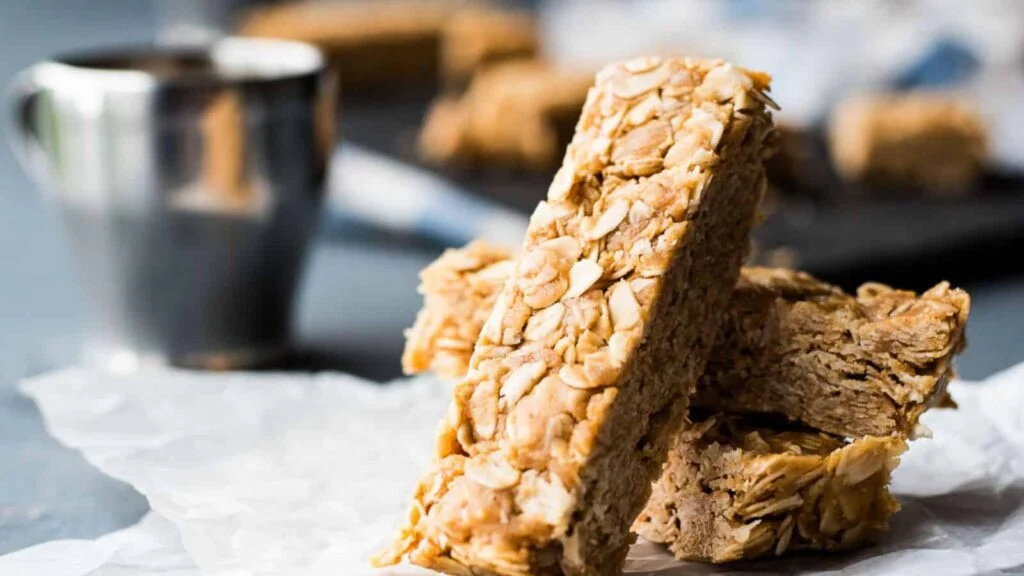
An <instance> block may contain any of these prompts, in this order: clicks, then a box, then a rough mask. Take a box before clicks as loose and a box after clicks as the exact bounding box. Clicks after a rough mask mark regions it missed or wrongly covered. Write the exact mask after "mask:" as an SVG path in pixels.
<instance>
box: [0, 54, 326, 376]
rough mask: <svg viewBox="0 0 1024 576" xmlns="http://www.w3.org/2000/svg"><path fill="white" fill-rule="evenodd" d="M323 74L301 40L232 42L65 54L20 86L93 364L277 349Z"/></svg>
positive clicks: (20, 137)
mask: <svg viewBox="0 0 1024 576" xmlns="http://www.w3.org/2000/svg"><path fill="white" fill-rule="evenodd" d="M332 80H333V79H332V78H331V77H330V76H329V74H328V73H327V72H326V68H325V63H324V60H323V58H322V56H321V54H320V53H319V52H318V51H317V50H316V49H315V48H313V47H311V46H307V45H305V44H300V43H294V42H282V41H271V40H248V39H238V38H227V39H224V40H221V41H218V42H216V43H214V44H212V45H210V46H208V47H205V48H175V49H170V48H151V49H142V50H116V51H106V52H102V53H92V54H84V55H74V56H70V57H66V58H58V59H54V60H50V61H46V62H42V63H40V64H37V65H35V66H33V67H31V68H29V69H27V70H25V71H23V72H22V73H21V74H20V75H19V76H18V77H17V78H16V80H15V82H14V85H13V90H12V91H13V98H12V100H13V104H14V112H15V130H13V131H12V133H14V134H15V140H16V141H15V142H14V148H15V150H16V152H17V153H18V155H19V157H20V158H21V160H22V163H23V165H24V166H25V168H26V170H27V171H28V172H29V173H30V174H31V175H32V176H33V177H34V178H35V179H36V181H37V182H38V184H39V185H40V187H41V188H42V189H43V190H44V192H45V193H46V194H47V195H48V197H49V198H50V199H51V200H52V203H53V204H54V205H55V207H56V209H57V211H58V212H59V214H60V215H61V217H62V220H63V222H64V224H65V228H66V232H67V236H68V237H69V240H70V242H71V245H72V250H73V253H74V254H75V256H76V260H77V262H78V264H79V265H80V268H81V273H82V275H83V277H84V287H85V293H86V296H87V301H88V304H89V306H88V308H89V317H88V318H89V324H88V329H87V337H86V344H85V354H84V356H85V359H86V360H87V361H88V362H90V363H94V364H95V363H99V364H101V365H105V366H107V367H110V368H114V369H131V368H133V367H136V366H138V365H139V364H140V363H143V364H149V363H160V364H168V363H169V364H175V365H183V366H189V367H201V368H224V369H227V368H236V367H243V366H252V365H254V364H261V363H265V362H268V361H272V360H274V359H275V358H277V357H278V356H280V355H281V354H282V353H283V352H284V351H285V350H286V349H287V344H288V336H289V328H290V324H291V321H290V320H291V313H290V312H291V308H292V300H293V295H294V293H295V287H296V284H297V281H298V279H299V276H300V271H301V264H302V262H303V254H304V253H305V251H306V247H307V245H308V243H309V239H310V237H311V234H312V233H313V231H314V229H315V227H316V224H317V222H318V216H319V210H320V204H321V198H322V194H323V188H324V182H325V177H326V169H327V164H328V163H327V160H328V157H329V154H330V151H331V148H332V145H333V126H334V120H333V110H334V104H335V98H334V82H333V81H332Z"/></svg>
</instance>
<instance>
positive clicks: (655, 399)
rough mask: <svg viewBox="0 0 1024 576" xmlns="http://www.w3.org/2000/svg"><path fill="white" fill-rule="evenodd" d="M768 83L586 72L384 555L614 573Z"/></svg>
mask: <svg viewBox="0 0 1024 576" xmlns="http://www.w3.org/2000/svg"><path fill="white" fill-rule="evenodd" d="M767 82H768V79H767V77H766V76H765V75H762V74H756V73H750V72H746V71H743V70H741V69H738V68H735V67H733V66H732V65H730V64H727V63H724V62H721V61H708V60H690V59H686V60H683V59H666V60H662V59H659V58H642V59H637V60H631V61H628V62H624V63H619V64H614V65H610V66H608V67H606V68H605V69H603V70H602V71H601V72H600V73H599V74H598V76H597V83H596V86H595V87H594V88H593V89H591V91H590V93H589V95H588V97H587V102H586V104H585V106H584V109H583V113H582V116H581V118H580V121H579V124H578V125H577V130H576V135H575V137H574V138H573V142H572V144H570V146H569V148H568V150H567V152H566V155H565V160H564V163H563V165H562V168H561V169H560V170H559V171H558V174H557V175H556V176H555V179H554V181H553V183H552V185H551V188H550V190H549V191H548V200H547V202H542V203H541V204H540V205H539V206H538V208H537V210H536V212H535V213H534V214H533V217H532V218H531V222H530V226H529V230H528V232H527V237H526V241H525V244H524V248H523V251H522V255H521V256H519V257H518V258H517V260H516V264H515V270H514V272H513V274H512V277H511V278H510V279H509V281H508V282H507V283H506V284H505V287H504V289H503V290H502V292H501V294H500V295H499V297H498V300H497V303H496V305H495V307H494V310H493V312H492V313H491V315H490V317H489V319H488V320H487V322H486V324H485V325H484V327H483V330H482V331H481V334H480V338H479V340H478V341H477V343H476V345H475V347H474V351H473V355H472V357H471V359H470V366H469V373H468V374H467V376H466V377H465V378H464V379H463V380H462V381H460V383H459V384H458V385H457V386H456V388H455V392H454V399H453V402H452V404H451V407H450V410H449V412H448V414H447V416H446V417H445V419H444V420H443V421H442V423H441V426H440V430H439V436H438V441H437V451H436V462H435V465H434V466H433V467H432V469H431V470H430V471H429V472H428V473H427V474H426V475H425V476H424V477H423V479H422V481H421V483H420V484H419V487H418V488H417V490H416V494H415V497H414V502H413V506H412V508H411V510H410V513H409V517H408V521H407V524H406V526H405V527H404V528H403V530H402V533H401V535H400V536H399V538H398V540H397V542H396V544H395V546H394V548H393V549H392V550H390V551H388V552H386V553H384V554H383V555H381V556H380V557H379V558H377V562H378V563H380V564H386V563H390V562H396V561H398V560H399V559H400V557H401V556H402V555H408V557H409V558H410V560H412V562H414V563H416V564H420V565H422V566H426V567H429V568H433V569H437V570H443V571H446V572H450V573H452V574H477V575H478V574H502V575H527V574H539V575H556V574H580V575H584V574H585V575H599V574H618V573H620V572H621V570H622V563H623V561H624V559H625V556H626V552H627V550H628V548H629V545H630V543H631V542H632V539H633V537H632V536H631V534H630V530H629V529H630V525H631V524H632V522H633V520H634V519H635V518H636V516H637V514H638V513H639V512H640V510H641V509H642V508H643V506H644V504H645V502H646V501H647V498H648V496H649V495H650V483H651V482H652V481H653V480H654V478H655V477H656V476H657V474H658V473H659V472H660V467H661V464H662V462H663V460H664V458H665V456H666V450H667V441H668V439H669V437H670V436H671V434H672V433H673V432H675V430H676V428H677V426H678V424H679V423H680V422H681V421H682V416H683V412H684V410H685V408H686V405H687V399H688V397H689V395H690V394H692V392H693V389H694V387H695V385H696V382H697V378H698V376H699V375H700V373H701V372H702V371H703V368H704V363H705V361H706V359H707V355H708V352H709V351H710V348H711V345H712V343H713V341H714V337H715V332H716V330H717V327H718V324H719V320H720V319H719V314H720V312H721V311H723V309H724V307H725V304H726V302H727V300H728V297H729V294H730V292H731V291H732V288H733V286H735V282H736V277H737V275H738V273H739V268H740V262H741V260H742V257H743V255H744V253H745V251H746V247H747V244H748V242H749V232H750V228H751V226H752V225H753V220H754V214H755V211H756V206H757V204H758V201H759V199H760V196H761V194H762V193H763V190H764V187H765V177H764V168H763V165H762V162H761V158H762V156H763V155H764V153H765V149H764V141H765V137H766V135H767V134H768V132H769V131H770V128H771V119H770V114H769V113H768V111H767V109H766V108H767V106H766V103H767V102H768V100H767V98H766V97H764V96H763V91H764V90H767Z"/></svg>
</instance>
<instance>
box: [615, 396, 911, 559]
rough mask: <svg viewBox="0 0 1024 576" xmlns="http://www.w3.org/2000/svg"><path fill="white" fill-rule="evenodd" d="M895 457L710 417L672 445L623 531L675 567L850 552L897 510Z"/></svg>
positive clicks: (885, 448) (884, 450) (866, 445)
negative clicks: (660, 550)
mask: <svg viewBox="0 0 1024 576" xmlns="http://www.w3.org/2000/svg"><path fill="white" fill-rule="evenodd" d="M904 450H906V443H905V442H904V441H903V440H901V439H899V438H893V437H884V438H879V437H864V438H861V439H858V440H853V441H845V440H843V439H841V438H837V437H835V436H830V435H828V434H824V433H821V432H814V431H809V430H781V431H780V430H777V429H773V428H770V427H764V426H755V425H751V424H749V423H748V422H745V421H743V420H742V419H740V418H737V417H735V416H732V417H730V416H717V417H712V418H710V419H708V420H705V421H703V422H697V423H695V424H692V425H690V426H688V428H687V430H686V431H685V432H684V433H683V434H681V435H680V436H679V437H678V438H677V440H676V443H675V444H674V445H673V446H672V448H671V449H670V450H669V458H668V463H667V464H666V465H665V469H664V473H663V474H662V476H661V479H660V480H659V481H658V483H657V484H655V486H654V493H653V494H652V495H651V499H650V501H649V502H648V503H647V507H646V508H645V509H644V511H643V513H641V514H640V517H639V518H638V519H637V521H636V524H635V525H634V526H633V528H634V530H636V531H637V533H639V534H640V535H641V536H643V537H644V538H647V539H648V540H652V541H654V542H661V543H664V544H667V545H668V547H669V549H670V550H671V551H672V552H673V553H674V554H675V555H676V556H677V557H678V558H680V559H684V560H706V561H711V562H728V561H732V560H740V559H743V558H756V557H758V556H766V555H772V554H774V555H779V554H782V553H784V552H786V551H787V550H836V549H847V548H853V547H856V546H859V545H861V544H863V543H865V542H869V541H871V540H872V539H873V538H874V537H875V536H877V535H878V534H879V533H880V532H882V531H884V530H885V529H886V527H887V520H888V518H889V516H890V515H891V514H892V513H893V512H895V511H896V510H898V509H899V504H898V503H897V502H896V500H895V499H894V498H893V497H892V496H891V495H890V494H889V490H888V485H889V477H890V473H891V472H892V470H893V468H895V467H896V465H897V464H898V463H899V455H900V454H901V453H903V451H904Z"/></svg>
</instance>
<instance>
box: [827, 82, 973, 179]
mask: <svg viewBox="0 0 1024 576" xmlns="http://www.w3.org/2000/svg"><path fill="white" fill-rule="evenodd" d="M829 138H830V143H831V145H830V150H831V152H832V159H833V162H834V163H835V166H836V168H837V169H838V170H839V172H840V173H841V174H842V175H843V176H844V177H846V178H848V179H851V180H869V181H872V182H876V183H883V184H894V185H897V186H906V185H910V186H922V187H925V188H928V189H934V190H937V191H944V190H955V189H963V188H965V187H967V186H969V185H971V184H972V183H973V182H974V181H975V180H976V179H977V178H978V176H979V175H980V174H981V171H982V169H983V167H984V162H985V155H986V148H987V134H986V129H985V124H984V122H983V121H982V119H981V116H980V115H979V114H978V112H977V111H976V110H974V109H973V108H972V107H971V106H969V105H968V104H967V103H965V102H962V101H959V100H957V99H956V98H954V97H952V96H946V95H942V94H929V93H911V94H883V95H874V96H859V97H854V98H851V99H849V100H847V101H845V102H842V103H841V104H840V105H839V106H838V107H837V108H836V110H835V112H834V113H833V115H832V118H831V120H830V125H829Z"/></svg>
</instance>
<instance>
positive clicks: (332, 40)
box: [238, 0, 539, 90]
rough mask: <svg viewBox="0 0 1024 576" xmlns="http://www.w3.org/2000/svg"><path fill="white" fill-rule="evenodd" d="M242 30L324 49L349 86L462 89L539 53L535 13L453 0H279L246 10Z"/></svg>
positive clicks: (483, 3)
mask: <svg viewBox="0 0 1024 576" xmlns="http://www.w3.org/2000/svg"><path fill="white" fill-rule="evenodd" d="M238 33H239V34H241V35H243V36H257V37H268V38H284V39H289V40H300V41H303V42H309V43H311V44H314V45H316V46H318V47H320V48H321V49H322V50H323V51H324V52H325V53H326V54H327V57H328V58H329V59H330V61H331V64H332V65H333V66H334V67H335V69H336V70H337V71H338V72H339V75H340V77H341V82H342V85H343V87H344V89H345V90H360V89H365V88H372V87H376V86H409V85H417V84H423V85H435V84H437V83H439V81H440V82H443V83H444V85H445V86H448V87H453V86H454V87H461V86H465V84H466V83H467V82H468V81H469V78H471V77H472V75H473V73H475V72H476V71H477V70H480V69H482V68H484V67H485V66H487V65H490V64H493V63H495V62H499V61H502V60H507V59H521V58H527V59H529V58H533V57H535V56H536V55H537V52H538V50H539V40H538V36H537V26H536V23H535V21H534V16H533V15H532V14H529V13H527V12H521V11H513V10H506V9H503V8H500V7H498V6H495V5H494V4H492V3H489V2H456V1H454V0H382V1H379V2H373V1H368V0H355V1H350V2H313V1H302V2H289V3H284V4H274V5H269V6H261V7H257V8H254V9H252V10H250V11H248V12H247V13H245V14H243V15H242V18H241V20H240V22H239V25H238Z"/></svg>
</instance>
